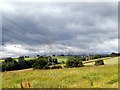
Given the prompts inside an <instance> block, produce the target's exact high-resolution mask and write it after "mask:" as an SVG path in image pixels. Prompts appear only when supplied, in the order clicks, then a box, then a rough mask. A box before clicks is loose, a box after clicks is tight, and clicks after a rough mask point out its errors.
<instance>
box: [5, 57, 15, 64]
mask: <svg viewBox="0 0 120 90" xmlns="http://www.w3.org/2000/svg"><path fill="white" fill-rule="evenodd" d="M12 61H13V59H12V58H11V57H9V58H6V59H5V62H6V63H7V62H12Z"/></svg>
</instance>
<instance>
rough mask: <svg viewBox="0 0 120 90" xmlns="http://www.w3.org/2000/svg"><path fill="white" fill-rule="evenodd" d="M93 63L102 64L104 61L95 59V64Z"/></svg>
mask: <svg viewBox="0 0 120 90" xmlns="http://www.w3.org/2000/svg"><path fill="white" fill-rule="evenodd" d="M94 65H96V66H99V65H104V61H103V60H101V59H100V60H97V61H95V64H94Z"/></svg>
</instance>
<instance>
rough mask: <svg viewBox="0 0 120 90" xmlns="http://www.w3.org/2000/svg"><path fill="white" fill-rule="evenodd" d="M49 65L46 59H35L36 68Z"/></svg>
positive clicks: (34, 66)
mask: <svg viewBox="0 0 120 90" xmlns="http://www.w3.org/2000/svg"><path fill="white" fill-rule="evenodd" d="M46 65H47V62H46V61H45V60H39V59H38V60H35V63H34V64H33V68H34V69H44V67H45V66H46Z"/></svg>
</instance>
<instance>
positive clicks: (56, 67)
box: [51, 66, 62, 69]
mask: <svg viewBox="0 0 120 90" xmlns="http://www.w3.org/2000/svg"><path fill="white" fill-rule="evenodd" d="M61 68H62V66H52V67H51V69H61Z"/></svg>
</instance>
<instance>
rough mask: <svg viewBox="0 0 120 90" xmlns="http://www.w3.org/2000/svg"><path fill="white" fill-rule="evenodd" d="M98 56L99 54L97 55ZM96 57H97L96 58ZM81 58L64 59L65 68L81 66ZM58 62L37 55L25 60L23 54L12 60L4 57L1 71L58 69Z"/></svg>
mask: <svg viewBox="0 0 120 90" xmlns="http://www.w3.org/2000/svg"><path fill="white" fill-rule="evenodd" d="M98 57H99V56H98ZM98 57H97V58H98ZM82 61H83V60H82V59H81V58H80V57H79V56H70V57H69V58H68V60H67V61H66V63H65V64H66V66H65V67H66V68H69V67H70V68H72V67H83V66H84V65H83V62H82ZM56 64H59V62H58V61H57V59H56V58H52V57H50V56H49V57H45V56H39V57H38V58H36V59H33V60H28V61H26V60H25V59H24V57H23V56H21V57H19V58H18V61H17V60H14V59H12V58H6V59H5V61H4V62H2V71H11V70H20V69H27V68H33V69H59V68H62V67H61V66H58V65H56ZM95 65H104V62H103V60H98V61H96V62H95ZM50 66H52V67H50Z"/></svg>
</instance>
